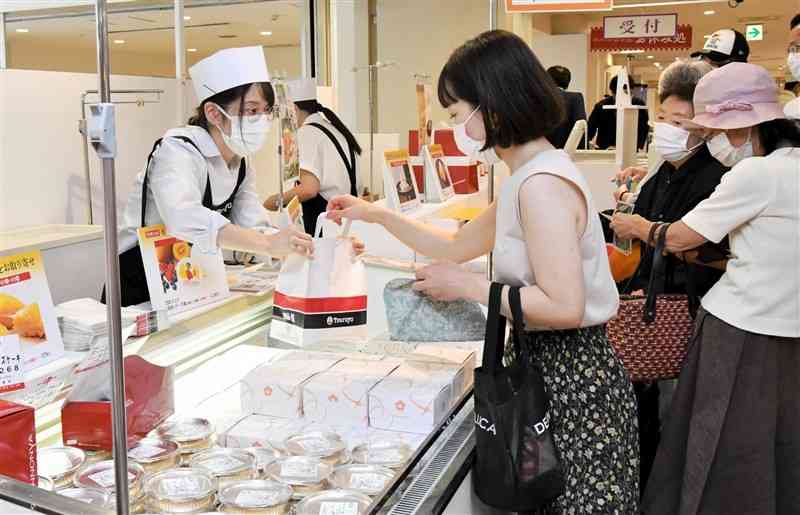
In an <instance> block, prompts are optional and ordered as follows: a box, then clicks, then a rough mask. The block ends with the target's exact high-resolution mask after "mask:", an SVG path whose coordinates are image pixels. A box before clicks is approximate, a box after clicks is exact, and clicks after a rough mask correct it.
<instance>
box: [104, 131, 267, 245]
mask: <svg viewBox="0 0 800 515" xmlns="http://www.w3.org/2000/svg"><path fill="white" fill-rule="evenodd" d="M176 136H184V137H187V138H189V139H191V140H192V141H193V142H194V143H195V144H196V145H197V147H198V148H199V149H200V152H198V151H197V149H195V148H194V147H192V146H191V145H190V144H189V143H187V142H185V141H182V140H179V139H177V138H176ZM239 163H240V161H239V159H236V160H235V162H234V163H233V164H232V165H231V166H230V167H229V166H228V164H227V163H226V162H225V160H224V159H223V158H222V155H221V154H220V151H219V148H217V145H216V143H214V140H213V139H212V138H211V135H210V134H208V132H207V131H206V130H205V129H203V128H202V127H195V126H186V127H179V128H176V129H170V130H169V131H167V133H166V134H165V135H164V140H163V142H162V143H161V146H160V147H159V148H158V150H156V152H155V154H154V155H153V160H152V163H151V165H150V173H149V174H148V187H147V212H146V218H145V220H146V224H147V225H155V224H160V223H163V224H164V225H165V226H166V228H167V233H169V234H170V235H172V236H175V237H177V238H180V239H182V240H185V241H188V242H191V243H192V244H194V245H197V246H198V247H199V248H200V249H202V250H203V251H205V252H214V251H216V250H217V249H218V244H217V237H218V235H219V231H220V229H222V228H223V227H224V226H226V225H227V224H229V223H234V224H236V225H239V226H241V227H246V228H255V227H259V226H268V221H267V211H266V210H265V209H264V207H263V206H262V203H261V200H260V198H259V197H258V194H257V193H256V182H255V181H256V178H255V171H254V170H253V169H252V167H251V166H250V165H249V163H248V165H247V174H246V176H245V179H244V181H243V182H242V185H241V186H240V188H239V191H238V193H237V194H236V197H235V199H234V206H233V211H232V214H231V220H228V219H227V218H225V217H224V216H222V215H221V214H220V213H217V212H216V211H212V210H211V209H207V208H205V207H203V195H204V193H205V190H206V182H207V181H208V179H209V177H210V179H211V197H212V200H213V203H214V205H219V204H221V203H223V202H225V201H226V200H228V198H229V197H230V195H231V194H232V193H233V190H234V188H235V187H236V182H237V179H238V177H239ZM145 171H146V170H142V171H141V172H140V173H139V175H138V176H137V177H136V182H135V184H134V186H133V189H132V190H131V193H130V195H129V196H128V202H127V204H126V206H125V211H124V213H123V216H122V220H121V223H120V228H119V251H120V253H122V252H125V251H126V250H128V249H131V248H133V247H135V246H136V245H137V244H138V236H137V233H136V231H137V229H139V227H140V224H141V216H142V215H141V209H142V181H143V180H144V175H145Z"/></svg>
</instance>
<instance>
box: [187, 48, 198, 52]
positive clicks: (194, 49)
mask: <svg viewBox="0 0 800 515" xmlns="http://www.w3.org/2000/svg"><path fill="white" fill-rule="evenodd" d="M186 51H187V52H197V49H196V48H187V49H186Z"/></svg>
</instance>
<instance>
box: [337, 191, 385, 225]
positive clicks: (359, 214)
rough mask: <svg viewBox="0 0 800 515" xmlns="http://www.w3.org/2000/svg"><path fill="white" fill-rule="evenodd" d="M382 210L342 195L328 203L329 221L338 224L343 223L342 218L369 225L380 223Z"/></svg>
mask: <svg viewBox="0 0 800 515" xmlns="http://www.w3.org/2000/svg"><path fill="white" fill-rule="evenodd" d="M381 209H382V208H380V207H379V206H376V205H375V204H372V203H371V202H367V201H366V200H361V199H360V198H356V197H353V196H350V195H340V196H338V197H333V198H332V199H331V200H330V201H328V219H329V220H333V221H334V222H336V223H337V224H340V225H341V223H342V218H347V219H348V220H361V221H362V222H367V223H376V222H377V221H378V218H379V215H380V212H381Z"/></svg>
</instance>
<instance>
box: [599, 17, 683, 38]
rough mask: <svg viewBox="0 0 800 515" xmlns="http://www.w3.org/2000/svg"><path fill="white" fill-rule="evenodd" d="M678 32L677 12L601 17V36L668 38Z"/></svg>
mask: <svg viewBox="0 0 800 515" xmlns="http://www.w3.org/2000/svg"><path fill="white" fill-rule="evenodd" d="M677 33H678V15H677V14H655V15H652V16H649V15H629V16H606V17H605V18H603V37H604V38H606V39H617V38H668V37H674V36H675V34H677Z"/></svg>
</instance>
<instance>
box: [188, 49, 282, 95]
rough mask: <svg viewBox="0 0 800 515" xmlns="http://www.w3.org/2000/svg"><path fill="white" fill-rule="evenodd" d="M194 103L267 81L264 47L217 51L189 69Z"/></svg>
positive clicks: (267, 73) (267, 72)
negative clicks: (195, 94) (243, 86)
mask: <svg viewBox="0 0 800 515" xmlns="http://www.w3.org/2000/svg"><path fill="white" fill-rule="evenodd" d="M189 75H190V76H191V77H192V82H193V83H194V91H195V93H197V100H198V102H201V103H202V102H203V101H204V100H206V99H207V98H209V97H212V96H214V95H216V94H217V93H222V92H223V91H227V90H229V89H231V88H235V87H236V86H241V85H243V84H253V83H255V82H269V71H268V70H267V59H266V57H264V48H263V47H260V46H250V47H242V48H226V49H224V50H220V51H219V52H216V53H214V54H212V55H210V56H209V57H206V58H205V59H203V60H202V61H200V62H198V63H197V64H195V65H194V66H192V67H191V68H189Z"/></svg>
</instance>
